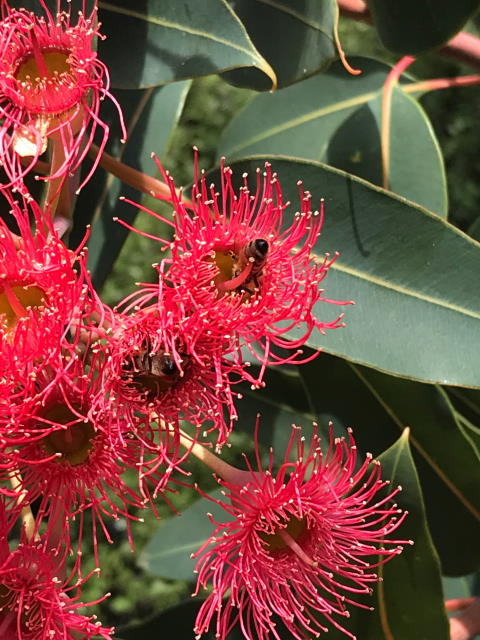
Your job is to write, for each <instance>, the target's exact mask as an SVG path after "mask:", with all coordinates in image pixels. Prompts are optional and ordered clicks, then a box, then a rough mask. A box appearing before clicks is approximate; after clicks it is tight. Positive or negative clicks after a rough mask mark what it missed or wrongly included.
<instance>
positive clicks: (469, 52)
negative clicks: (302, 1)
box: [338, 0, 480, 69]
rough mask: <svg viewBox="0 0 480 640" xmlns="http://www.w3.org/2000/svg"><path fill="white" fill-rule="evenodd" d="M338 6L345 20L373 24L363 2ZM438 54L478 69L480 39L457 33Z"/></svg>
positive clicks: (344, 1) (352, 0)
mask: <svg viewBox="0 0 480 640" xmlns="http://www.w3.org/2000/svg"><path fill="white" fill-rule="evenodd" d="M338 6H339V8H340V13H341V14H342V15H343V16H345V17H347V18H352V20H358V21H360V22H368V23H369V24H371V23H372V22H373V19H372V15H371V13H370V11H369V10H368V7H367V5H366V3H365V2H364V1H363V0H338ZM438 53H440V54H442V55H443V56H447V57H450V58H455V59H456V60H460V61H461V62H466V63H467V64H469V65H470V66H472V67H475V68H477V69H480V38H477V37H476V36H472V35H471V34H470V33H466V32H465V31H461V32H460V33H457V35H456V36H454V37H453V38H452V39H451V40H450V41H449V42H448V43H447V44H446V45H445V46H443V47H441V48H440V49H438Z"/></svg>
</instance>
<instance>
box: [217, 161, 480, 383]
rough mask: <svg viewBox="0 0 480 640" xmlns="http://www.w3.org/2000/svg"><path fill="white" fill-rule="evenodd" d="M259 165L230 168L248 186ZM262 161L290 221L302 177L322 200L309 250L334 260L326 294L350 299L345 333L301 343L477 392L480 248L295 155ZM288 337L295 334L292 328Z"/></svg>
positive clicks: (320, 310) (321, 307) (396, 200)
mask: <svg viewBox="0 0 480 640" xmlns="http://www.w3.org/2000/svg"><path fill="white" fill-rule="evenodd" d="M265 160H266V159H265V158H261V157H255V158H251V159H246V160H243V161H238V162H235V163H232V165H231V166H232V170H233V174H234V177H235V179H236V180H240V179H241V176H242V174H243V173H244V172H248V173H249V175H250V178H251V180H252V183H251V184H252V189H253V188H254V183H253V181H254V180H255V170H256V168H257V167H259V166H262V165H263V163H264V161H265ZM269 161H271V162H272V165H273V169H274V170H275V171H276V172H278V174H279V178H280V182H281V184H282V189H283V194H284V197H285V200H286V201H291V202H293V203H294V204H293V206H292V207H291V208H290V209H289V210H290V212H291V213H290V215H291V216H293V214H294V212H295V210H296V206H297V205H296V204H295V203H296V202H298V193H297V187H296V183H297V180H298V179H299V178H302V180H303V184H304V186H305V188H308V189H309V190H310V191H311V192H312V193H313V194H314V195H315V199H317V202H318V199H320V196H323V197H324V198H325V208H326V220H325V225H324V229H323V233H322V236H321V238H320V240H319V242H318V244H317V247H316V251H317V253H318V256H319V259H320V260H321V259H322V256H323V254H324V253H325V252H327V251H328V252H330V253H332V252H334V251H336V250H338V251H340V254H341V255H340V258H339V259H338V260H337V261H336V262H335V263H334V265H333V267H332V268H331V270H330V273H329V275H328V277H327V278H326V280H325V281H324V283H322V286H323V285H324V286H325V288H326V293H325V295H326V296H327V297H328V298H336V299H343V300H354V301H355V303H356V304H355V306H352V307H347V308H346V309H345V311H346V320H347V323H348V324H347V327H346V328H341V329H336V330H334V331H327V332H326V333H325V334H324V335H322V334H320V333H319V332H314V333H313V334H312V335H311V337H310V339H309V341H308V345H309V346H311V347H313V348H323V349H325V350H326V351H328V352H330V353H334V354H337V355H341V356H344V357H346V358H348V359H349V360H351V361H354V362H358V363H361V364H367V365H369V366H373V367H375V368H377V369H380V370H383V371H387V372H392V373H395V374H397V375H402V376H405V377H410V378H413V379H417V380H421V381H428V382H438V383H447V384H454V385H464V386H472V387H478V386H480V369H479V368H478V366H477V362H478V360H479V358H480V323H479V319H480V293H479V289H478V282H477V273H478V272H479V270H480V245H479V244H478V243H477V242H475V241H474V240H472V239H471V238H469V237H468V236H466V235H465V234H463V233H462V232H461V231H459V230H458V229H456V228H455V227H453V226H452V225H450V224H448V223H447V222H445V221H444V220H442V219H441V218H439V217H438V216H435V215H434V214H431V213H430V212H429V211H427V210H425V209H422V208H421V207H419V206H417V205H414V204H412V203H410V202H408V201H406V200H404V199H402V198H400V197H398V196H394V195H393V194H391V193H389V192H386V191H384V190H383V189H381V188H379V187H375V186H374V185H372V184H369V183H367V182H365V181H363V180H360V179H359V178H356V177H354V176H351V175H349V174H346V173H344V172H342V171H339V170H336V169H333V168H331V167H328V166H325V165H322V164H321V163H315V162H306V161H302V160H298V159H294V158H285V157H283V158H281V157H273V158H272V157H270V158H269ZM212 178H213V180H215V177H214V176H212ZM315 199H314V202H315ZM287 211H288V210H287ZM459 256H461V257H462V260H461V261H459ZM316 313H317V316H318V317H319V318H321V319H322V320H323V321H326V322H327V321H332V320H333V319H334V318H335V317H336V315H337V314H338V307H337V306H334V305H329V304H327V303H324V302H319V303H318V304H317V307H316ZM289 335H291V336H292V337H295V338H296V337H297V336H298V330H297V329H293V330H292V331H291V332H289Z"/></svg>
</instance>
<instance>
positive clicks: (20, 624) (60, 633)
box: [0, 541, 113, 640]
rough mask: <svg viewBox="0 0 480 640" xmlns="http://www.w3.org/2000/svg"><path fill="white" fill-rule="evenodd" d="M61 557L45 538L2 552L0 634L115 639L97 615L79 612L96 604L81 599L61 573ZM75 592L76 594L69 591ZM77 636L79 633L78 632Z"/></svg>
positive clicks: (20, 639) (28, 639)
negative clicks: (97, 620) (52, 549)
mask: <svg viewBox="0 0 480 640" xmlns="http://www.w3.org/2000/svg"><path fill="white" fill-rule="evenodd" d="M61 564H62V562H61V561H60V560H59V556H58V555H55V554H53V553H52V552H51V551H50V552H49V550H48V545H47V544H46V542H45V541H38V542H22V543H20V544H19V546H18V548H17V549H15V550H14V551H9V550H8V546H7V545H5V546H4V547H3V548H2V549H1V553H0V585H1V586H0V637H1V638H5V640H7V639H8V640H52V638H59V640H60V638H62V639H63V638H65V639H67V638H74V637H75V638H77V637H78V638H83V639H84V640H87V639H90V638H103V639H104V640H113V629H107V628H106V627H102V626H101V623H100V622H96V621H95V618H96V616H94V615H92V616H85V615H82V614H81V613H80V612H79V609H80V610H82V611H83V609H84V607H88V606H92V605H95V604H97V603H98V602H100V601H101V600H103V599H104V598H101V599H100V600H97V601H96V602H89V603H82V602H80V601H79V598H80V595H79V588H81V586H82V585H83V584H84V582H85V579H84V580H76V581H75V584H74V585H71V586H70V585H69V584H68V582H67V581H65V580H63V579H61V578H59V577H58V575H59V574H61V573H62V567H61ZM73 590H75V595H72V594H71V592H72V591H73ZM76 634H78V635H76Z"/></svg>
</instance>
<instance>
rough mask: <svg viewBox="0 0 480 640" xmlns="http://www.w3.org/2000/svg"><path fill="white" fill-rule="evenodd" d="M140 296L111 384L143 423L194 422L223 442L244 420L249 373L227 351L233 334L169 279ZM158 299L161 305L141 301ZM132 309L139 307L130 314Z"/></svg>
mask: <svg viewBox="0 0 480 640" xmlns="http://www.w3.org/2000/svg"><path fill="white" fill-rule="evenodd" d="M138 294H141V296H142V298H141V299H139V298H138ZM134 296H135V298H134V301H133V302H131V304H130V306H129V307H127V308H126V310H125V313H124V314H123V315H121V316H118V317H117V322H116V324H117V325H118V328H116V329H115V332H114V333H113V335H112V337H111V340H110V345H111V356H110V359H109V368H107V369H106V380H105V386H106V387H107V388H109V389H111V390H112V391H113V392H114V393H116V394H117V395H118V396H119V398H120V401H121V402H122V404H123V405H124V406H130V410H131V412H132V414H133V413H134V412H135V413H137V414H138V415H140V416H141V421H142V422H143V423H147V424H148V423H150V422H151V421H152V420H160V422H161V423H164V424H171V425H175V424H177V423H178V420H179V419H183V420H187V421H189V422H190V423H192V424H193V425H195V426H196V427H198V428H200V427H202V429H203V431H204V432H205V433H209V432H212V431H215V432H217V444H218V445H219V446H221V445H222V444H223V443H224V442H225V441H226V439H227V437H228V435H229V433H230V431H231V429H232V423H233V421H234V420H235V419H236V418H237V413H236V410H235V406H234V398H235V397H236V396H238V394H236V393H235V392H234V391H233V390H232V388H231V386H232V384H234V383H235V382H239V381H240V379H241V376H242V377H244V376H246V375H247V374H246V373H245V372H244V371H243V369H242V368H241V367H240V366H239V365H237V364H236V363H235V362H234V361H232V360H227V359H226V357H225V356H226V355H227V354H229V353H230V352H231V351H232V348H233V347H232V340H231V338H229V337H228V336H226V335H225V334H224V333H223V332H221V331H220V332H219V331H217V330H216V328H215V326H212V325H211V318H210V317H209V314H208V313H207V312H206V311H205V310H198V311H197V312H196V313H190V314H189V313H188V312H187V310H186V308H185V306H186V307H187V308H189V307H190V304H189V302H188V295H185V297H183V292H182V291H180V292H178V291H174V290H172V289H170V288H168V287H165V286H163V284H162V281H160V287H159V286H151V287H146V288H144V289H143V290H141V291H139V292H137V294H134ZM152 299H154V300H155V302H154V304H150V305H148V306H139V303H141V302H143V303H145V302H148V301H151V300H152ZM126 302H127V301H126ZM131 307H133V308H134V309H135V311H134V313H132V314H130V315H127V313H126V312H127V311H129V310H131ZM133 420H134V418H133V416H132V421H133ZM167 431H168V429H167ZM174 432H175V428H174Z"/></svg>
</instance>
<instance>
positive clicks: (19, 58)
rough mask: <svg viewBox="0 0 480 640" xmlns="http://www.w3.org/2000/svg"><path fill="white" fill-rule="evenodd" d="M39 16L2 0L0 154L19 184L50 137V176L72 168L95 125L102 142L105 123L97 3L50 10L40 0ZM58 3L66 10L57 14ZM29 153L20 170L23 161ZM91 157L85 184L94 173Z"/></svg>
mask: <svg viewBox="0 0 480 640" xmlns="http://www.w3.org/2000/svg"><path fill="white" fill-rule="evenodd" d="M38 5H39V9H41V10H43V14H44V15H40V16H39V15H35V14H34V13H33V12H30V11H27V10H25V9H20V10H16V9H13V8H11V7H9V5H8V2H7V1H6V0H2V16H3V20H2V21H1V22H0V117H2V118H3V124H2V126H1V128H0V156H1V157H2V164H3V168H4V169H5V172H6V174H7V177H8V181H9V182H8V184H9V185H12V186H15V187H20V185H21V180H22V179H23V177H24V176H25V175H26V174H27V173H28V172H29V171H30V170H31V169H32V168H33V166H34V165H35V163H36V161H37V159H38V156H39V155H40V154H42V153H43V152H44V151H45V149H46V146H47V143H48V140H49V139H51V140H56V141H57V143H58V145H59V148H60V149H61V153H60V154H54V156H53V159H52V170H51V174H50V178H57V177H59V176H62V175H64V174H66V173H67V171H74V170H75V169H76V168H77V167H78V166H80V164H81V162H82V160H83V159H84V157H85V156H86V154H87V152H88V149H89V146H90V143H91V142H92V141H93V136H94V134H95V130H96V128H97V127H100V128H102V129H103V139H102V141H101V143H100V145H99V146H100V151H99V155H98V157H97V161H98V159H99V157H100V154H101V151H102V150H103V148H104V146H105V143H106V140H107V137H108V126H107V124H106V123H104V122H102V120H101V119H100V118H99V110H100V103H101V100H103V99H104V98H105V97H109V98H110V99H111V100H113V101H114V103H115V105H116V106H117V109H118V113H119V116H120V121H121V125H122V129H123V131H124V135H125V136H126V134H125V127H124V125H123V121H122V115H121V111H120V107H119V106H118V105H117V103H116V101H115V100H114V98H113V96H112V95H111V94H110V92H109V82H110V81H109V76H108V70H107V68H106V66H105V65H104V64H103V62H101V61H100V60H98V58H97V54H96V52H95V50H94V48H95V40H96V38H98V37H102V36H101V35H100V33H99V26H98V23H97V8H96V6H94V8H93V10H92V12H91V13H90V15H85V6H84V11H83V12H80V13H79V14H78V15H75V23H73V20H72V16H71V5H70V3H69V2H66V3H63V2H62V1H61V0H58V1H57V11H56V12H55V14H52V13H51V12H50V10H49V9H48V7H47V4H46V2H44V0H38ZM62 6H65V7H66V9H67V10H66V11H62ZM24 156H27V157H29V161H28V166H26V167H22V164H21V158H22V157H24ZM95 166H96V162H95V163H94V166H93V167H92V169H91V170H90V171H89V173H88V175H87V177H86V178H85V180H84V182H83V183H82V185H81V186H83V184H85V182H86V181H87V180H88V179H89V178H90V176H91V175H92V173H93V171H94V170H95Z"/></svg>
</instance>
